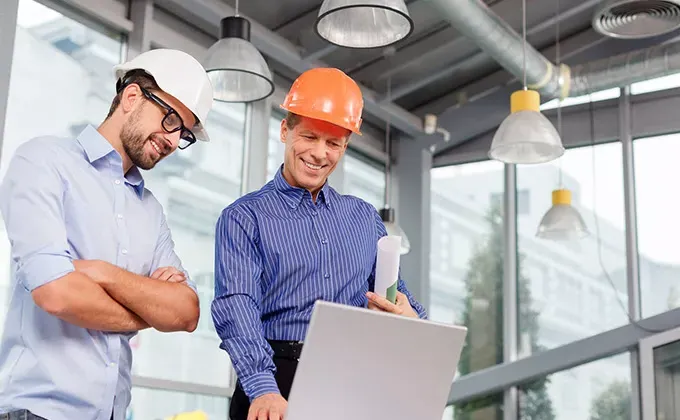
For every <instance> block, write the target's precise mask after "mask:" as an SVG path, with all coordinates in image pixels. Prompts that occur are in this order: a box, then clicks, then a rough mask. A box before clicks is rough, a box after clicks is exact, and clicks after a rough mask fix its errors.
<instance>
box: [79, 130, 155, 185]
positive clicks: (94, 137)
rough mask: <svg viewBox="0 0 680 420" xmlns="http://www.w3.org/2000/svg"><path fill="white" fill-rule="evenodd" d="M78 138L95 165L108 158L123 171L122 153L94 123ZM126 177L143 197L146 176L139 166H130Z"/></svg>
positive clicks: (126, 180) (89, 160) (129, 183)
mask: <svg viewBox="0 0 680 420" xmlns="http://www.w3.org/2000/svg"><path fill="white" fill-rule="evenodd" d="M76 140H77V141H78V143H80V145H81V146H82V148H83V151H84V152H85V156H86V157H87V160H88V162H90V164H92V165H93V166H95V163H96V162H98V161H100V160H101V159H106V160H107V161H108V163H109V164H111V165H114V166H116V167H118V168H119V169H120V172H121V173H122V171H123V161H122V159H121V157H120V154H119V153H118V152H117V151H116V150H115V149H114V148H113V146H111V143H109V142H108V140H106V138H104V136H102V135H101V133H100V132H99V131H97V129H96V128H94V127H93V126H92V125H90V124H88V125H87V126H85V128H84V129H83V131H81V132H80V134H79V135H78V137H77V138H76ZM124 177H125V182H126V183H127V184H128V185H131V186H132V187H133V188H134V189H135V192H136V193H137V195H138V196H139V198H143V196H144V178H143V177H142V174H141V172H139V168H137V167H136V166H132V168H130V170H129V171H128V172H127V174H125V175H124Z"/></svg>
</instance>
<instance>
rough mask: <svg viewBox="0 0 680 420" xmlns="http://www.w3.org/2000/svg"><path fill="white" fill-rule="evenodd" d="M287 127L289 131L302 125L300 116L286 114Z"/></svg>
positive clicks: (290, 113)
mask: <svg viewBox="0 0 680 420" xmlns="http://www.w3.org/2000/svg"><path fill="white" fill-rule="evenodd" d="M285 120H286V126H287V127H288V129H289V130H292V129H294V128H295V127H296V126H297V125H298V124H300V121H301V118H300V116H299V115H298V114H294V113H292V112H288V114H286V118H285Z"/></svg>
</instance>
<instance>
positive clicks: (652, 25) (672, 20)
mask: <svg viewBox="0 0 680 420" xmlns="http://www.w3.org/2000/svg"><path fill="white" fill-rule="evenodd" d="M593 28H595V30H596V31H598V32H599V33H601V34H603V35H605V36H609V37H612V38H622V39H637V38H648V37H653V36H658V35H663V34H666V33H668V32H671V31H673V30H675V29H677V28H680V0H602V3H600V6H599V7H598V8H597V10H596V12H595V14H594V15H593Z"/></svg>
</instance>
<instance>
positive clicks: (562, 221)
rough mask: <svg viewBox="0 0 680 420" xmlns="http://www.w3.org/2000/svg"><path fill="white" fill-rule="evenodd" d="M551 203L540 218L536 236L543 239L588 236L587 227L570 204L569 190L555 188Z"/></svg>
mask: <svg viewBox="0 0 680 420" xmlns="http://www.w3.org/2000/svg"><path fill="white" fill-rule="evenodd" d="M552 202H553V205H552V207H551V208H550V210H548V212H547V213H546V214H545V215H544V216H543V219H541V223H540V224H539V225H538V231H537V232H536V236H537V237H539V238H543V239H552V240H558V241H568V240H574V239H580V238H583V237H585V236H588V234H589V233H588V228H587V227H586V224H585V222H584V221H583V218H582V217H581V215H580V214H579V212H578V211H577V210H576V209H575V208H574V207H572V205H571V191H569V190H566V189H559V190H555V191H553V193H552Z"/></svg>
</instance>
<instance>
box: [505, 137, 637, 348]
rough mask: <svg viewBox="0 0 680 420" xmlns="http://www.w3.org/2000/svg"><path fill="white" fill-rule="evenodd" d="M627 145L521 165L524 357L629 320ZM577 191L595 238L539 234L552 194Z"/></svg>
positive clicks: (519, 234) (580, 209) (580, 207)
mask: <svg viewBox="0 0 680 420" xmlns="http://www.w3.org/2000/svg"><path fill="white" fill-rule="evenodd" d="M621 165H622V155H621V144H620V143H612V144H605V145H600V146H595V147H582V148H578V149H569V150H567V151H566V152H565V154H564V155H563V156H562V158H560V159H558V160H556V161H553V162H550V163H546V164H542V165H518V167H517V244H518V253H519V256H518V261H519V264H518V288H519V317H518V322H519V325H518V329H519V334H520V353H521V354H523V355H525V356H526V355H529V354H531V353H535V352H538V351H541V350H545V349H550V348H554V347H558V346H561V345H563V344H567V343H569V342H571V341H575V340H577V339H580V338H584V337H588V336H591V335H594V334H597V333H600V332H604V331H606V330H610V329H612V328H615V327H618V326H620V325H623V324H624V323H627V322H628V318H627V316H626V314H625V312H623V310H622V305H621V304H623V307H625V308H627V296H628V294H627V288H626V284H627V283H626V243H625V223H624V207H623V172H622V169H621ZM560 186H562V187H563V188H567V189H569V190H570V191H571V194H572V206H573V207H574V208H575V209H576V210H578V212H579V213H580V214H581V216H582V217H583V220H584V221H585V223H586V226H587V228H588V230H589V232H590V236H588V237H586V238H584V239H581V240H574V241H552V240H547V239H541V238H537V237H536V231H537V228H538V225H539V223H540V221H541V218H542V217H543V215H544V214H545V213H546V212H547V211H548V210H549V209H550V207H551V199H552V198H551V197H552V196H551V192H552V190H554V189H557V188H559V187H560Z"/></svg>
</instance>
